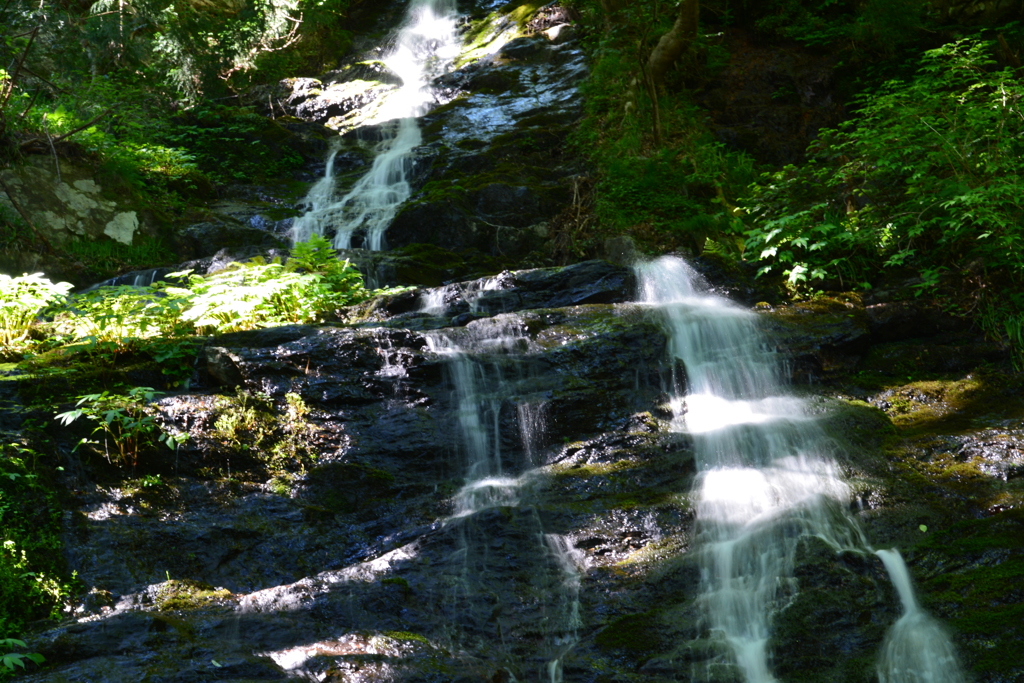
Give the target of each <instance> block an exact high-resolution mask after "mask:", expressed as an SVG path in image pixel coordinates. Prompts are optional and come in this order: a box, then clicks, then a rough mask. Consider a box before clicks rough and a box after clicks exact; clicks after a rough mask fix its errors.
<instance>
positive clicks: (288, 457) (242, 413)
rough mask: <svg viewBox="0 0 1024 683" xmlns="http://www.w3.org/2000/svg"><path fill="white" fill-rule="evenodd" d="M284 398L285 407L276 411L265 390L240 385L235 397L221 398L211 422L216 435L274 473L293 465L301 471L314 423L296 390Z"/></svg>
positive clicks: (308, 456)
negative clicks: (218, 411)
mask: <svg viewBox="0 0 1024 683" xmlns="http://www.w3.org/2000/svg"><path fill="white" fill-rule="evenodd" d="M284 400H285V410H284V411H283V414H280V415H279V413H278V411H275V409H274V402H273V400H272V399H271V397H270V396H268V395H267V394H264V393H260V392H256V393H251V392H249V391H247V390H245V389H241V388H240V389H238V390H237V392H236V394H235V396H234V397H230V398H229V397H224V398H221V399H220V400H219V402H218V409H219V410H220V415H219V416H218V417H217V420H216V422H215V423H214V434H215V436H216V438H217V439H219V440H220V441H221V442H222V443H223V444H224V445H226V446H228V447H230V448H231V449H232V450H235V451H237V452H241V453H247V454H249V455H251V456H253V457H255V458H256V459H257V460H260V461H262V462H263V463H264V464H265V465H266V467H267V469H268V470H270V472H271V473H273V474H275V475H280V474H282V473H285V472H287V471H288V470H296V469H297V470H298V471H299V472H304V471H305V468H306V465H307V464H310V462H311V460H312V454H311V452H310V449H309V448H308V447H307V442H308V439H309V438H310V437H311V436H312V435H313V434H314V432H315V427H314V426H313V425H311V424H310V423H309V421H308V420H307V417H308V415H309V407H308V406H307V405H306V402H305V401H304V400H303V399H302V397H301V396H300V395H299V394H297V393H294V392H289V393H287V394H285V396H284Z"/></svg>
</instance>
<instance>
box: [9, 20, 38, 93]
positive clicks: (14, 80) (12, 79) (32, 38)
mask: <svg viewBox="0 0 1024 683" xmlns="http://www.w3.org/2000/svg"><path fill="white" fill-rule="evenodd" d="M37 33H39V27H38V26H36V27H35V28H34V29H32V31H31V32H30V35H29V39H28V45H26V46H25V49H24V50H22V52H21V59H19V60H18V66H16V67H14V71H13V72H12V73H11V77H10V80H9V81H8V82H7V87H6V88H4V91H3V93H2V94H0V107H5V106H7V101H8V100H9V99H11V95H12V94H13V93H14V86H15V84H16V83H17V82H18V74H20V73H21V67H22V65H24V64H25V59H26V58H27V57H28V53H29V50H31V49H32V43H33V42H34V41H35V39H36V34H37Z"/></svg>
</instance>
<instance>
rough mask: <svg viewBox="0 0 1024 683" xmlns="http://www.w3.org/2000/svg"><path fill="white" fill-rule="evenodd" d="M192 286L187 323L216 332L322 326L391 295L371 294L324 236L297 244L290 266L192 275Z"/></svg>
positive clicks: (249, 265)
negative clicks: (345, 312)
mask: <svg viewBox="0 0 1024 683" xmlns="http://www.w3.org/2000/svg"><path fill="white" fill-rule="evenodd" d="M189 286H190V288H191V297H192V298H191V303H190V306H189V308H188V309H187V310H186V311H185V312H184V314H183V316H182V318H183V319H184V320H186V321H189V322H190V323H192V324H193V325H194V326H195V328H196V329H197V330H199V331H201V332H205V331H209V332H215V333H224V332H235V331H239V330H248V329H254V328H257V327H268V326H273V325H284V324H289V323H314V322H322V321H324V320H325V319H326V317H327V316H328V315H331V314H333V313H334V312H335V311H337V309H339V308H341V307H343V306H349V305H352V304H356V303H359V302H361V301H365V300H366V299H369V298H371V297H372V296H374V295H376V294H380V293H387V292H389V291H391V290H378V291H376V292H374V291H370V290H367V289H366V288H365V287H364V286H363V279H362V276H361V275H360V273H359V271H358V270H356V269H355V268H354V267H352V265H351V264H349V262H348V261H347V260H346V261H339V260H338V258H337V255H336V252H335V251H334V249H333V248H332V247H331V246H330V242H328V241H327V240H326V239H324V238H323V237H320V236H314V237H313V238H312V239H311V240H310V241H309V242H307V243H300V244H298V245H296V246H295V247H294V248H293V250H292V254H291V257H290V258H289V259H288V261H287V262H286V263H285V264H280V263H262V262H260V261H259V260H255V261H250V262H248V263H245V264H239V265H237V266H236V267H234V268H232V269H229V270H226V271H222V272H220V273H217V274H215V275H212V276H208V277H205V278H204V277H199V276H196V275H193V276H192V277H191V278H190V283H189Z"/></svg>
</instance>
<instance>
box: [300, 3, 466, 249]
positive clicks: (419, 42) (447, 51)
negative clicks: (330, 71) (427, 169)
mask: <svg viewBox="0 0 1024 683" xmlns="http://www.w3.org/2000/svg"><path fill="white" fill-rule="evenodd" d="M455 23H456V17H455V7H454V2H453V0H415V1H414V2H413V4H412V5H411V6H410V8H409V14H408V17H407V19H406V22H405V25H404V26H403V27H402V28H400V29H399V30H398V33H397V34H396V36H395V40H394V46H393V48H392V49H391V50H390V51H389V52H388V54H387V55H386V56H385V57H384V59H383V62H384V64H385V66H386V67H387V68H388V70H389V71H391V72H392V73H394V74H396V75H397V76H398V77H399V78H400V79H401V83H402V85H401V87H400V88H399V89H398V90H397V91H396V92H394V93H392V94H390V95H388V96H387V99H386V100H385V102H384V104H383V106H382V107H381V108H380V110H379V112H378V113H377V115H376V116H375V117H374V118H373V120H372V121H370V122H368V123H374V124H381V126H380V131H381V140H380V142H378V143H377V147H376V149H375V157H374V161H373V165H372V167H371V168H370V171H369V172H368V173H366V175H364V176H363V177H362V178H360V179H359V180H358V181H357V182H356V184H355V185H354V186H353V187H352V188H351V189H350V190H349V191H348V193H346V194H345V195H343V196H340V197H339V196H338V193H337V191H336V187H335V178H334V162H335V158H336V156H337V149H335V150H334V151H332V152H331V154H330V156H329V157H328V160H327V169H326V172H325V174H324V177H323V178H322V179H321V180H320V181H318V182H317V183H316V184H315V185H314V186H313V187H312V188H311V189H310V191H309V194H307V195H306V198H305V199H304V200H303V202H302V207H303V208H304V209H305V213H304V214H303V215H302V216H300V217H299V218H296V219H295V222H294V223H293V224H292V234H291V236H292V241H293V242H304V241H306V240H308V239H309V238H310V237H311V236H312V235H314V234H316V235H324V234H327V233H328V232H329V231H331V230H333V231H334V247H335V248H336V249H349V248H351V247H352V246H353V238H354V237H355V236H357V235H359V236H360V237H361V238H362V246H363V247H365V248H367V249H371V250H373V251H379V250H381V249H383V248H384V232H385V231H386V230H387V228H388V226H389V225H390V224H391V221H392V220H393V219H394V217H395V214H396V213H397V212H398V207H399V206H400V205H401V204H402V202H404V201H405V200H406V199H408V198H409V196H410V195H411V194H412V187H411V185H410V184H409V176H410V172H411V171H412V164H413V156H412V153H413V150H415V149H416V147H418V146H419V145H420V143H421V142H422V136H421V133H420V127H419V123H418V122H417V120H416V117H419V116H422V115H423V114H425V113H426V111H427V108H428V107H429V105H430V103H431V102H432V101H433V94H432V92H431V88H430V85H429V84H430V81H431V80H432V79H433V78H434V77H436V76H438V75H440V74H441V73H443V72H444V71H445V70H446V69H447V68H448V65H450V64H451V62H452V61H453V60H454V59H455V57H456V56H458V50H459V42H458V37H457V35H456V31H455Z"/></svg>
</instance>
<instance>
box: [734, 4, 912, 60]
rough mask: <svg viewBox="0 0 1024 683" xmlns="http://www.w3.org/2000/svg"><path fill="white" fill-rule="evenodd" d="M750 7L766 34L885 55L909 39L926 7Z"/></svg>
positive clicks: (776, 5)
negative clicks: (855, 47) (866, 50)
mask: <svg viewBox="0 0 1024 683" xmlns="http://www.w3.org/2000/svg"><path fill="white" fill-rule="evenodd" d="M745 9H746V8H745ZM750 9H752V10H753V15H754V17H756V18H755V19H754V26H755V27H756V28H757V29H758V30H759V31H762V32H765V33H769V34H773V35H776V36H779V37H781V38H788V39H791V40H796V41H799V42H801V43H803V44H804V45H809V46H828V47H831V48H833V49H834V48H835V47H836V46H837V45H842V46H844V47H852V46H854V45H856V46H857V47H858V49H860V50H864V49H865V48H868V49H870V50H873V51H877V52H880V53H884V54H889V53H891V52H892V51H893V50H894V49H895V48H897V47H899V46H900V45H903V44H906V43H907V42H909V41H912V40H914V38H915V29H917V28H919V27H920V26H921V25H922V24H923V22H924V20H925V9H926V6H925V3H924V2H922V0H865V1H863V2H852V1H850V0H773V1H770V2H760V3H757V6H756V7H752V8H750ZM747 15H748V16H750V13H747Z"/></svg>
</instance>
